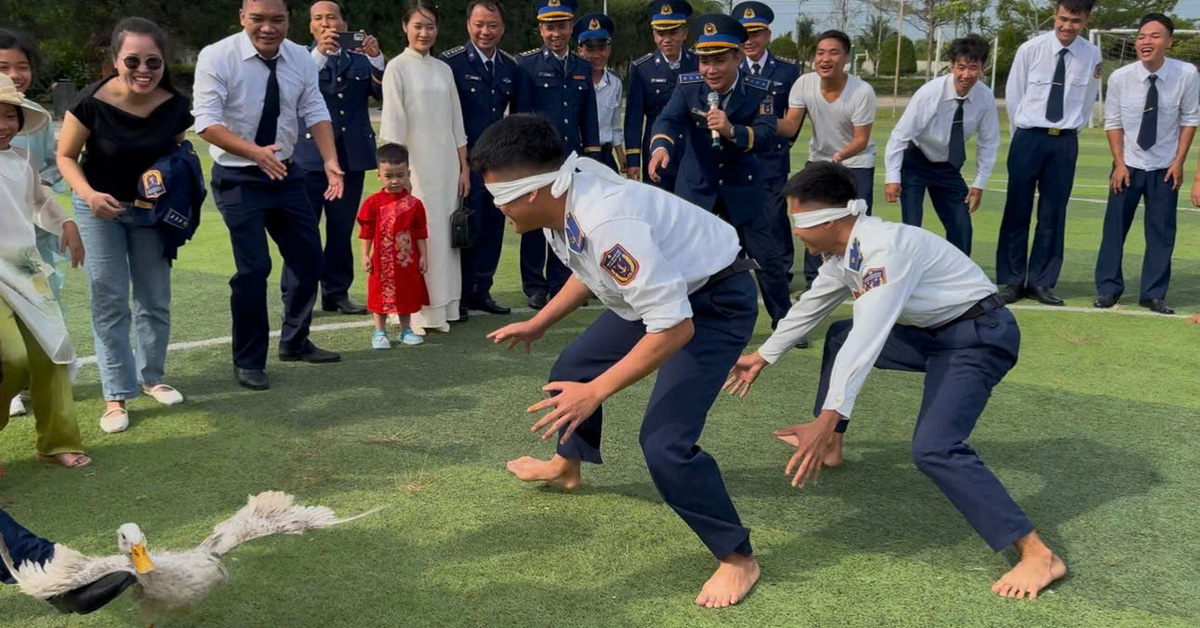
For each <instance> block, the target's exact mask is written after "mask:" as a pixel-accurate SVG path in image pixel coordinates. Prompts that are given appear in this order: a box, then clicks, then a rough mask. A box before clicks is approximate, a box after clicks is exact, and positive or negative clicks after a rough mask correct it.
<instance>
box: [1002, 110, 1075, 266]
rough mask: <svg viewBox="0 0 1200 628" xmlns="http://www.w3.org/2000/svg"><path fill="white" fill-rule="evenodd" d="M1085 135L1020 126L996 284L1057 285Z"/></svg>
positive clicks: (1014, 140)
mask: <svg viewBox="0 0 1200 628" xmlns="http://www.w3.org/2000/svg"><path fill="white" fill-rule="evenodd" d="M1078 156H1079V137H1078V136H1076V135H1075V133H1074V132H1073V131H1063V132H1062V133H1061V134H1060V135H1050V134H1049V133H1047V132H1046V131H1045V130H1044V129H1017V132H1016V133H1015V134H1014V135H1013V138H1012V144H1011V145H1010V146H1009V148H1008V197H1007V198H1006V199H1005V201H1004V218H1002V219H1001V221H1000V240H999V242H998V243H997V244H996V283H998V284H1000V285H1011V286H1027V287H1029V288H1053V287H1054V284H1056V283H1058V274H1059V272H1061V271H1062V263H1063V238H1064V237H1065V236H1066V231H1067V200H1068V199H1069V198H1070V196H1071V186H1072V184H1073V183H1074V182H1075V160H1076V158H1077V157H1078ZM1035 188H1036V189H1037V193H1038V204H1037V228H1036V230H1035V231H1034V233H1033V251H1032V252H1030V249H1029V222H1030V219H1031V218H1032V215H1033V192H1034V189H1035Z"/></svg>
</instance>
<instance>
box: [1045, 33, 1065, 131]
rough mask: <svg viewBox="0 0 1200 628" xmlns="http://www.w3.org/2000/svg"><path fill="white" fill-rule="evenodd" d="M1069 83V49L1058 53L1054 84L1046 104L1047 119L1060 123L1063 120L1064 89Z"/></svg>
mask: <svg viewBox="0 0 1200 628" xmlns="http://www.w3.org/2000/svg"><path fill="white" fill-rule="evenodd" d="M1066 82H1067V49H1066V48H1063V49H1062V50H1059V51H1058V65H1056V66H1054V82H1053V83H1051V84H1050V100H1049V101H1047V102H1046V119H1047V120H1049V121H1051V122H1058V121H1059V120H1062V118H1063V87H1064V86H1065V84H1066Z"/></svg>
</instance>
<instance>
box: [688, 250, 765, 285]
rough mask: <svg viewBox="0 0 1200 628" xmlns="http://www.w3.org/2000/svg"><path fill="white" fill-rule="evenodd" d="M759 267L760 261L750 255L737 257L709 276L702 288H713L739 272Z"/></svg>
mask: <svg viewBox="0 0 1200 628" xmlns="http://www.w3.org/2000/svg"><path fill="white" fill-rule="evenodd" d="M759 268H760V267H759V265H758V262H756V261H754V260H753V259H751V258H749V257H743V258H739V259H735V260H733V263H732V264H730V265H728V266H726V267H725V268H722V269H721V270H718V271H717V272H715V273H713V275H712V276H711V277H709V278H708V281H706V282H704V288H701V289H702V290H703V289H707V288H711V287H713V286H715V285H717V284H719V283H721V282H722V281H725V280H726V279H729V278H730V277H732V276H734V275H736V274H738V273H744V272H746V271H748V270H758V269H759Z"/></svg>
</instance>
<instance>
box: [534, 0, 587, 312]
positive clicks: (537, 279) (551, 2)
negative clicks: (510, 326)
mask: <svg viewBox="0 0 1200 628" xmlns="http://www.w3.org/2000/svg"><path fill="white" fill-rule="evenodd" d="M575 7H576V0H533V9H534V11H535V12H536V13H537V20H538V32H539V33H541V35H542V41H543V42H544V45H543V46H542V47H541V48H538V49H535V50H530V51H527V52H523V53H521V55H520V57H519V58H518V59H517V68H518V72H517V77H518V85H517V110H518V111H520V112H522V113H536V114H539V115H542V116H545V117H546V118H548V119H549V120H550V121H551V122H553V123H554V127H555V128H556V129H557V130H558V133H559V135H560V136H561V137H562V141H563V145H564V146H566V149H567V151H568V152H570V151H575V152H577V153H580V154H582V155H593V154H598V153H599V152H600V127H599V123H598V121H597V114H596V94H595V91H594V90H593V87H592V65H591V64H590V63H588V62H587V60H585V59H584V58H583V57H580V56H579V55H577V54H575V53H573V52H571V29H572V26H573V24H574V21H575ZM570 276H571V271H570V270H568V269H567V267H566V266H564V265H563V264H562V262H560V261H558V258H556V257H555V256H553V255H547V254H546V238H545V236H543V235H542V232H541V231H531V232H529V233H526V234H523V235H522V236H521V289H522V290H523V291H524V292H525V296H527V297H529V307H531V308H533V309H535V310H540V309H541V308H543V307H545V305H546V302H547V301H548V300H549V298H550V297H552V296H553V295H554V294H557V293H558V291H559V290H560V289H561V288H562V287H563V284H565V283H566V282H567V278H568V277H570Z"/></svg>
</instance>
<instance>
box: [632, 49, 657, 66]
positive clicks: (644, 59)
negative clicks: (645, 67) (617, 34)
mask: <svg viewBox="0 0 1200 628" xmlns="http://www.w3.org/2000/svg"><path fill="white" fill-rule="evenodd" d="M653 58H654V53H653V52H647V53H646V54H644V55H642V56H640V57H638V58H636V59H634V60H633V64H634V65H641V64H643V63H645V62H647V61H649V60H650V59H653Z"/></svg>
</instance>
